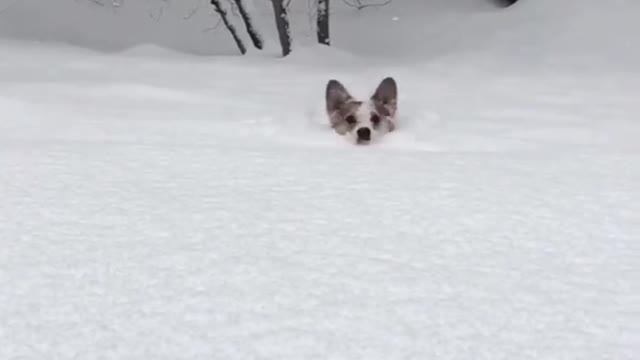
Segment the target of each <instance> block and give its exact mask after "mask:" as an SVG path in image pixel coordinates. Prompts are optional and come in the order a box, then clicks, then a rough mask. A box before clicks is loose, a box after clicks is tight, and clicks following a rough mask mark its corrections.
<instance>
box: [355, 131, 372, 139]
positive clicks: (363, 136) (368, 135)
mask: <svg viewBox="0 0 640 360" xmlns="http://www.w3.org/2000/svg"><path fill="white" fill-rule="evenodd" d="M356 134H357V135H358V140H360V141H369V140H371V129H369V128H360V129H358V131H357V132H356Z"/></svg>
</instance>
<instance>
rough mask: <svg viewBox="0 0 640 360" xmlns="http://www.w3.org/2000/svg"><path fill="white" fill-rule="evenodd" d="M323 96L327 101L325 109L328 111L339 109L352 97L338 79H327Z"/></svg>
mask: <svg viewBox="0 0 640 360" xmlns="http://www.w3.org/2000/svg"><path fill="white" fill-rule="evenodd" d="M325 98H326V101H327V111H328V112H330V113H331V112H334V111H336V110H338V109H340V108H341V107H343V106H344V105H345V104H346V103H348V102H349V101H351V100H352V99H353V97H352V96H351V94H349V92H348V91H347V89H345V87H344V86H343V85H342V84H341V83H340V82H339V81H338V80H329V82H328V83H327V90H326V92H325Z"/></svg>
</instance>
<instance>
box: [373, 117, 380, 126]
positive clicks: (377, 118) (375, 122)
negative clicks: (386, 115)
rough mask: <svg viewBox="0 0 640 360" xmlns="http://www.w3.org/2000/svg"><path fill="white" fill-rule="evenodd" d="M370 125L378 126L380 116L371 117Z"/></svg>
mask: <svg viewBox="0 0 640 360" xmlns="http://www.w3.org/2000/svg"><path fill="white" fill-rule="evenodd" d="M371 123H372V124H373V125H378V124H379V123H380V116H378V115H376V114H373V115H371Z"/></svg>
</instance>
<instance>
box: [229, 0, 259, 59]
mask: <svg viewBox="0 0 640 360" xmlns="http://www.w3.org/2000/svg"><path fill="white" fill-rule="evenodd" d="M235 2H236V5H237V6H238V10H239V11H240V16H242V20H243V21H244V25H245V26H246V27H247V32H248V33H249V37H250V38H251V42H253V46H255V47H256V48H258V49H260V50H262V38H261V37H260V34H259V33H258V31H257V30H256V27H255V26H254V25H253V20H252V19H251V16H249V13H248V12H247V8H246V7H245V6H244V0H235Z"/></svg>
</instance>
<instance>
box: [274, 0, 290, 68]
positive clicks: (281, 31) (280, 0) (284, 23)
mask: <svg viewBox="0 0 640 360" xmlns="http://www.w3.org/2000/svg"><path fill="white" fill-rule="evenodd" d="M271 3H272V4H273V12H274V14H275V16H276V27H277V28H278V36H279V38H280V45H281V46H282V56H287V55H289V54H290V53H291V31H290V27H289V17H288V15H287V8H286V7H285V6H284V0H271Z"/></svg>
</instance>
